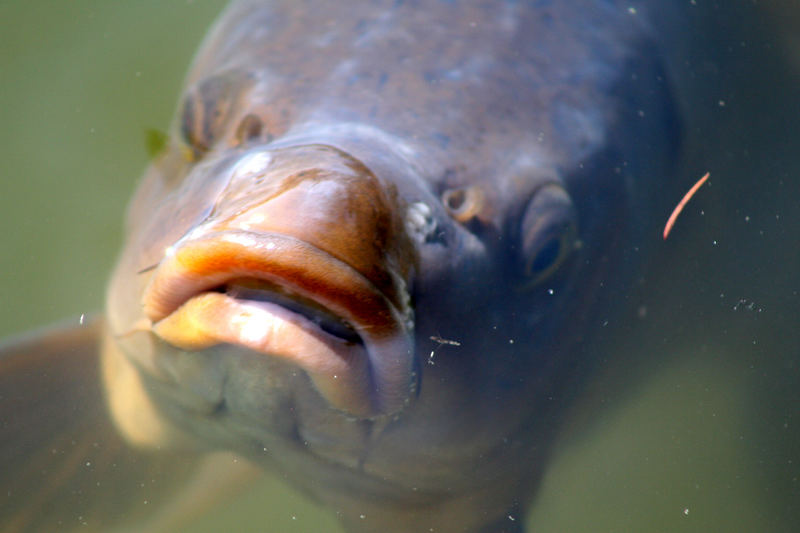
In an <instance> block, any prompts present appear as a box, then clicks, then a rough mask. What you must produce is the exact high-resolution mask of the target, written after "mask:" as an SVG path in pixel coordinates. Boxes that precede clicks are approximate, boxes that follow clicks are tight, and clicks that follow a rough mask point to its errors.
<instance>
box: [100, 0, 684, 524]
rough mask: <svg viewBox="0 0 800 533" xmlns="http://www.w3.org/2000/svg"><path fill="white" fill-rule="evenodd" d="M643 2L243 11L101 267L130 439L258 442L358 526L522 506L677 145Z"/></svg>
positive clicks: (195, 73) (201, 444)
mask: <svg viewBox="0 0 800 533" xmlns="http://www.w3.org/2000/svg"><path fill="white" fill-rule="evenodd" d="M627 7H628V4H627V3H626V4H619V5H617V4H615V3H614V2H599V1H588V0H586V1H580V0H574V1H569V2H554V3H549V2H515V1H497V2H478V1H469V2H443V1H426V2H366V1H365V2H354V3H353V5H352V6H348V8H347V9H343V8H342V7H341V6H339V5H338V4H337V3H333V2H310V1H306V2H304V1H297V0H292V1H286V2H272V3H266V2H264V3H260V2H244V3H240V4H235V5H233V6H231V7H230V8H229V9H228V11H227V12H226V13H225V14H224V15H223V17H222V18H221V19H220V21H219V22H218V23H217V25H216V26H215V28H214V29H213V31H212V33H211V34H210V35H209V37H208V38H207V40H206V43H205V44H204V46H203V48H202V49H201V51H200V53H199V55H198V57H197V59H196V62H195V65H194V67H193V69H192V70H191V72H190V74H189V78H188V81H187V87H188V88H187V90H186V92H185V93H184V96H183V99H182V103H181V105H180V107H179V113H178V117H177V119H176V121H175V125H174V128H173V135H172V137H171V143H170V145H169V147H168V148H167V150H166V152H165V153H163V154H162V155H161V156H160V157H159V158H158V159H157V160H156V161H155V162H154V163H153V165H152V167H151V168H150V169H149V171H148V172H147V174H146V176H145V178H144V181H143V183H142V185H141V186H140V188H139V190H138V192H137V194H136V196H135V198H134V200H133V203H132V205H131V208H130V212H129V219H128V225H127V227H128V236H127V243H126V246H125V248H124V250H123V253H122V257H121V259H120V261H119V264H118V266H117V268H116V270H115V273H114V275H113V279H112V282H111V286H110V290H109V295H108V309H107V314H108V324H109V326H108V332H107V334H106V343H105V351H104V355H103V379H104V384H105V386H106V390H107V395H108V398H109V404H110V407H111V411H112V415H113V417H114V420H115V423H116V425H117V427H118V428H119V429H120V431H121V432H122V434H123V435H124V436H125V437H126V438H127V439H128V440H129V441H130V442H131V443H133V444H135V445H138V446H143V447H158V448H166V449H169V448H173V449H184V448H192V449H200V450H215V449H223V450H231V451H234V452H237V453H239V454H242V455H244V456H246V457H248V458H249V459H251V460H253V461H255V462H257V463H260V464H263V465H264V466H265V467H267V468H268V469H272V470H277V471H279V472H281V473H282V474H283V475H284V476H285V477H286V478H287V479H289V480H290V481H291V482H293V483H295V484H296V485H297V486H299V487H300V488H302V489H303V490H305V491H306V492H308V493H310V494H311V495H313V496H314V497H315V498H317V499H319V500H321V501H323V502H324V503H325V504H327V505H328V506H330V507H331V508H332V509H334V510H335V511H336V512H337V514H338V515H339V516H340V517H341V519H342V521H343V522H344V524H345V526H346V527H348V528H350V529H352V530H353V531H427V530H429V529H430V530H435V531H514V530H516V529H517V528H519V527H521V524H522V517H523V515H524V506H525V504H526V503H527V502H528V501H529V500H530V498H531V496H532V495H533V493H534V491H535V488H536V484H537V481H538V478H539V475H540V473H541V470H542V468H543V465H544V463H545V461H546V459H547V455H548V453H549V444H550V442H551V440H552V437H553V435H554V431H555V429H556V426H557V424H556V420H557V416H558V414H559V412H560V410H561V409H563V407H564V405H565V404H566V401H567V398H568V396H569V391H570V390H571V387H572V386H573V385H574V384H575V383H578V382H580V380H581V379H582V378H584V377H585V376H586V374H587V373H588V371H589V370H590V368H591V353H592V352H591V350H590V349H589V347H590V346H591V339H592V332H593V329H594V328H596V327H598V326H599V324H600V322H601V321H602V320H603V319H604V318H605V317H606V316H607V313H608V309H609V308H610V307H611V306H612V305H613V304H614V302H615V301H618V300H619V299H620V297H624V294H625V288H626V287H627V286H628V284H630V282H631V279H632V277H631V276H632V273H633V272H634V271H635V266H636V264H637V263H638V261H639V258H640V256H641V255H642V254H643V251H642V250H641V249H640V248H639V246H640V244H641V238H642V235H643V234H645V233H646V232H647V231H648V227H647V225H646V224H645V223H644V220H645V217H644V214H645V213H647V211H648V209H649V208H650V207H652V206H653V204H654V202H655V200H654V198H656V197H657V196H658V193H659V190H660V188H661V187H662V184H663V183H664V182H665V181H666V179H667V177H668V174H669V168H670V161H671V158H672V157H673V155H674V151H675V148H676V131H675V129H676V128H675V123H674V117H673V109H672V107H671V104H670V97H669V87H668V84H667V80H666V77H665V75H664V73H663V72H662V70H661V68H660V65H659V61H658V54H657V53H656V51H655V49H654V48H653V47H652V46H651V44H650V43H649V41H648V29H647V26H646V23H645V20H644V19H645V17H644V13H642V12H637V13H632V12H630V11H628V9H627ZM601 313H605V314H602V316H601ZM448 341H449V342H448ZM362 515H363V516H364V518H362ZM431 528H432V529H431Z"/></svg>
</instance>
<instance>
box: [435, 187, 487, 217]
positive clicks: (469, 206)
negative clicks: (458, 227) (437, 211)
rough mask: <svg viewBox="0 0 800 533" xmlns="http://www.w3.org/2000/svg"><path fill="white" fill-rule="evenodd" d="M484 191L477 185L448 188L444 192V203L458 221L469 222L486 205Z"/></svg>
mask: <svg viewBox="0 0 800 533" xmlns="http://www.w3.org/2000/svg"><path fill="white" fill-rule="evenodd" d="M484 200H485V198H484V195H483V191H481V189H480V188H479V187H477V186H471V187H461V188H457V189H448V190H446V191H445V192H444V193H442V203H443V204H444V206H445V208H446V209H447V211H448V212H449V213H450V215H451V216H452V217H453V218H455V219H456V220H457V221H459V222H461V223H462V224H463V223H466V222H469V221H470V220H472V219H473V218H475V217H477V216H478V214H479V213H480V212H481V210H482V209H483V207H484V203H485V202H484Z"/></svg>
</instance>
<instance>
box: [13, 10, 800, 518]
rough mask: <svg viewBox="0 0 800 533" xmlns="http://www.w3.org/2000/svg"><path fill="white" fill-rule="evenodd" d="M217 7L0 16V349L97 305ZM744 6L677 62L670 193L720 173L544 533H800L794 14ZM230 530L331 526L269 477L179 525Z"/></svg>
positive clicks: (597, 410)
mask: <svg viewBox="0 0 800 533" xmlns="http://www.w3.org/2000/svg"><path fill="white" fill-rule="evenodd" d="M223 3H224V2H202V1H195V2H186V1H175V2H156V1H152V2H144V1H141V2H127V3H122V2H107V1H99V0H98V1H93V2H92V1H70V2H66V1H56V0H53V1H36V2H8V1H5V2H0V126H2V127H0V169H2V178H1V179H0V221H2V233H0V250H2V252H0V302H2V308H0V337H2V336H6V335H8V334H12V333H15V332H20V331H24V330H27V329H30V328H33V327H37V326H40V325H45V324H48V323H51V322H53V321H55V320H59V319H65V318H69V317H77V316H79V315H80V314H81V313H90V312H93V311H96V310H98V309H100V308H101V306H102V301H103V292H104V285H105V280H106V278H107V276H108V272H109V271H110V268H111V265H112V264H113V261H114V255H115V253H116V250H117V248H118V246H119V240H120V235H121V222H122V213H123V210H124V206H125V203H126V201H127V198H128V197H129V195H130V193H131V191H132V189H133V187H134V185H135V183H136V180H137V178H138V176H139V174H140V172H141V169H142V168H143V167H144V165H145V164H146V159H147V157H146V152H145V148H144V135H145V131H146V130H147V129H148V128H153V127H155V128H161V129H165V128H166V127H167V125H168V123H169V120H170V118H171V115H172V112H173V109H174V105H175V101H176V99H177V95H178V92H179V89H180V85H181V80H182V76H183V73H184V72H185V69H186V67H187V65H188V62H189V60H190V58H191V56H192V53H193V52H194V50H195V49H196V47H197V44H198V42H199V40H200V39H201V37H202V35H203V34H204V33H205V30H206V28H207V25H208V24H209V23H210V21H211V20H213V19H214V17H215V15H216V13H217V12H218V11H219V9H220V6H221V5H222V4H223ZM746 3H747V2H744V1H742V2H730V3H725V4H724V5H723V6H722V7H714V6H705V5H704V4H705V3H703V2H700V1H699V0H698V2H697V4H701V5H700V6H698V7H697V10H696V11H693V12H692V18H691V23H692V26H690V27H687V35H686V36H683V37H684V38H683V39H678V41H679V42H683V43H685V44H686V45H687V46H686V49H685V50H679V47H677V45H676V48H675V49H674V50H673V55H674V56H675V57H673V60H674V61H675V63H676V64H677V65H678V67H679V69H681V72H682V73H683V77H682V82H681V87H682V88H683V90H684V95H685V99H684V100H683V106H684V108H685V111H686V114H687V117H689V120H688V122H687V131H688V140H689V150H688V154H689V155H688V157H687V160H686V161H685V162H683V163H682V164H681V166H680V169H681V174H680V175H679V176H678V177H676V179H680V180H681V182H683V183H685V184H686V188H688V186H690V185H691V184H692V183H693V182H694V180H696V179H697V178H698V177H699V176H700V175H701V174H702V173H704V172H705V171H711V172H712V177H711V180H710V182H709V183H708V184H707V185H706V186H704V189H702V190H701V193H698V196H697V197H696V199H695V200H693V201H692V203H691V204H690V207H689V208H687V210H686V211H685V212H684V214H683V215H682V217H681V219H680V220H679V224H678V226H676V228H675V231H674V233H673V235H672V236H671V237H670V240H669V241H667V242H666V243H663V244H661V243H659V245H658V246H657V249H656V253H655V257H654V260H653V264H652V266H651V267H650V268H649V269H648V270H647V271H646V276H645V277H644V280H643V281H644V282H643V283H642V284H640V285H638V284H637V286H636V287H632V288H631V295H630V298H629V299H628V300H626V301H621V302H620V305H624V306H627V307H628V308H630V313H628V315H627V318H626V319H625V321H624V322H623V323H622V324H611V325H610V326H611V327H610V328H609V334H608V338H607V339H605V342H607V343H608V345H609V347H610V348H609V362H608V363H607V364H606V365H605V366H604V368H603V369H602V372H601V373H600V375H599V376H598V379H597V380H596V381H595V382H594V383H592V386H591V387H590V389H589V391H588V392H587V393H586V395H585V397H584V398H583V400H582V401H581V402H579V403H578V404H577V406H576V408H575V409H574V413H573V414H572V416H571V417H570V419H569V421H568V423H567V424H566V427H565V432H564V437H563V442H562V443H561V444H560V445H559V446H558V453H557V455H556V457H555V458H554V462H553V464H552V466H551V468H550V469H549V471H548V473H547V475H546V476H545V480H544V484H543V487H542V491H541V493H540V495H539V498H538V499H537V504H536V506H535V508H534V512H533V515H532V518H531V529H532V530H535V531H537V532H538V533H543V532H557V531H574V532H577V531H608V532H610V531H619V532H629V531H680V532H690V531H691V532H694V531H697V532H701V531H703V532H705V531H726V532H727V531H766V532H784V531H786V532H789V531H794V530H795V527H796V526H795V525H796V524H797V523H800V437H799V436H800V431H798V427H797V426H798V422H799V420H798V419H800V392H798V391H800V375H799V374H800V370H799V368H800V334H798V332H797V331H796V330H797V326H798V322H800V321H799V320H798V318H799V317H800V311H799V310H800V305H798V304H799V303H800V301H799V298H800V297H799V296H798V291H800V283H799V282H800V276H798V272H799V271H800V247H799V246H798V235H800V231H798V230H799V229H800V212H798V211H800V210H798V198H800V194H798V193H800V190H799V189H800V185H799V184H800V180H798V178H797V176H798V171H800V157H798V155H797V154H798V153H800V134H799V133H798V130H797V126H796V124H798V121H797V119H798V118H800V109H798V103H797V94H800V93H798V92H797V90H798V88H799V87H798V84H797V82H796V79H797V76H798V73H800V68H798V66H800V60H798V59H797V58H798V57H800V55H792V50H791V49H788V48H786V46H787V43H788V44H792V43H791V35H790V36H789V37H788V41H787V40H783V37H782V35H784V34H782V33H780V28H784V31H786V28H789V30H788V31H791V30H792V28H796V26H795V25H792V24H789V23H787V22H786V21H787V20H789V21H791V20H795V21H797V19H796V18H795V19H791V18H787V15H786V14H784V13H780V18H779V19H778V20H779V21H780V22H781V24H778V25H777V26H776V27H775V28H777V30H776V29H775V28H774V27H773V26H772V25H771V24H772V22H773V21H772V19H769V18H767V17H766V16H764V17H763V18H762V17H760V16H759V17H753V12H751V11H747V10H744V9H742V8H741V5H744V4H746ZM780 6H781V3H774V4H772V7H773V8H775V9H777V8H778V7H780ZM787 6H788V3H787ZM792 69H796V70H792ZM792 72H794V74H792ZM676 201H677V198H676ZM667 214H668V213H653V216H654V217H656V218H658V219H662V218H663V219H665V218H666V215H667ZM656 238H658V237H657V236H656ZM751 304H752V305H751ZM600 318H602V317H598V319H600ZM615 326H616V327H615ZM265 515H266V516H267V518H266V519H265V518H264V516H265ZM223 524H225V525H227V526H228V528H229V529H230V530H236V531H254V532H255V531H332V528H333V527H334V526H333V525H332V524H333V521H332V519H331V517H330V515H328V514H327V513H325V512H321V511H319V510H318V509H316V508H315V507H313V506H312V505H310V504H308V503H307V502H306V501H305V500H303V499H302V498H300V497H299V496H297V495H295V494H293V493H292V492H290V491H287V490H286V489H285V488H284V487H282V486H281V485H279V484H278V483H276V482H275V481H273V480H267V481H265V482H264V483H263V486H262V487H260V489H259V490H257V491H249V492H247V493H245V494H243V495H240V496H237V497H236V498H235V501H234V502H233V504H231V505H229V506H227V507H226V508H225V509H223V510H221V511H215V512H214V513H212V515H211V516H210V517H203V518H202V519H200V520H198V522H197V523H195V524H193V525H191V526H190V527H188V529H187V531H217V530H220V529H221V528H222V527H223ZM231 524H233V525H231Z"/></svg>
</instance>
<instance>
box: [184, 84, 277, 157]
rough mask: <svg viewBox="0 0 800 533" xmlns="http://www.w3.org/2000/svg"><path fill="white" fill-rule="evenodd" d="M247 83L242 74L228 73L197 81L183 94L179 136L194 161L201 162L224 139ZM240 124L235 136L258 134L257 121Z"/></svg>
mask: <svg viewBox="0 0 800 533" xmlns="http://www.w3.org/2000/svg"><path fill="white" fill-rule="evenodd" d="M249 82H250V79H249V77H248V76H247V74H246V73H244V72H240V71H231V72H226V73H222V74H218V75H215V76H212V77H210V78H206V79H204V80H201V81H199V82H198V83H196V84H195V85H193V86H192V87H191V88H189V90H188V91H187V92H186V96H185V97H184V100H183V108H182V111H181V135H182V136H183V140H184V142H186V144H187V145H188V146H189V148H190V149H191V151H192V155H193V159H194V160H198V159H200V158H202V157H203V155H204V154H205V153H206V152H208V151H209V150H211V148H212V147H213V146H214V145H215V144H216V143H217V141H219V140H220V139H221V138H222V137H223V136H224V134H225V131H226V128H227V127H228V124H229V122H230V121H231V118H232V116H233V115H234V111H235V109H234V108H235V105H236V102H237V99H238V97H239V96H240V95H241V93H242V91H243V89H244V88H245V87H246V86H247V85H248V84H249ZM248 116H249V115H248ZM254 118H255V117H254ZM242 122H243V124H240V125H239V131H237V134H241V135H244V136H247V135H252V134H253V133H254V132H256V133H255V135H259V134H260V133H261V131H260V121H258V120H257V119H256V120H255V121H254V120H253V119H247V117H245V120H243V121H242ZM256 130H257V131H256Z"/></svg>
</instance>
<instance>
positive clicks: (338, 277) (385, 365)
mask: <svg viewBox="0 0 800 533" xmlns="http://www.w3.org/2000/svg"><path fill="white" fill-rule="evenodd" d="M239 280H253V282H254V283H256V284H263V286H266V287H274V288H275V290H277V291H279V292H280V293H281V294H282V297H283V298H284V299H286V298H289V299H292V300H297V301H299V302H307V303H308V304H310V305H311V306H312V307H316V308H319V309H320V310H322V311H323V312H324V313H325V314H327V315H329V316H332V317H336V318H338V319H339V320H341V321H342V322H343V325H344V327H351V328H352V330H353V331H355V333H356V334H357V336H358V338H360V340H361V342H353V341H352V340H350V341H348V340H347V339H342V338H339V337H337V336H335V335H332V334H330V333H327V332H325V331H323V329H321V328H320V327H319V326H318V325H317V324H315V323H314V322H313V321H312V320H310V319H308V318H307V317H305V316H303V315H302V314H298V313H296V312H293V311H292V310H291V309H287V308H286V307H284V306H281V305H279V304H276V303H274V302H262V301H258V302H254V301H248V300H241V299H238V298H237V297H236V296H235V295H230V294H224V293H221V292H219V291H218V290H215V289H219V288H220V287H224V286H225V285H226V284H228V283H238V282H239ZM142 303H143V306H144V312H145V314H146V315H147V317H148V318H149V319H150V320H151V321H152V322H153V331H154V332H155V334H156V335H158V336H160V337H161V338H163V339H164V340H165V341H167V342H169V343H171V344H173V345H175V346H177V347H178V348H181V349H186V350H198V349H204V348H208V347H210V346H213V345H216V344H221V343H230V344H237V345H240V346H244V347H247V348H250V349H253V350H255V351H258V352H262V353H265V354H268V355H273V356H277V357H281V358H284V359H286V360H289V361H291V362H293V363H294V364H297V365H298V366H299V367H301V368H303V369H304V370H305V371H306V372H307V373H308V374H309V376H310V377H311V379H312V381H313V382H314V384H315V386H316V387H317V389H318V390H319V391H320V393H321V394H322V395H323V396H324V397H325V398H326V399H327V400H328V402H329V403H330V404H331V405H332V406H334V407H336V408H338V409H341V410H343V411H345V412H348V413H350V414H352V415H354V416H359V417H363V416H377V415H381V414H388V413H392V412H396V411H398V410H399V409H401V408H402V407H403V405H404V404H405V403H406V402H407V400H408V398H409V396H410V395H411V392H412V386H413V383H414V375H413V368H414V364H413V344H412V341H411V332H410V317H408V316H403V314H402V313H401V312H400V311H399V310H397V309H396V308H395V307H394V306H393V305H392V304H391V302H390V301H389V300H388V299H387V298H386V297H385V296H384V295H383V294H382V293H381V292H380V291H379V290H377V289H376V288H375V286H374V285H373V284H372V283H371V282H370V281H369V280H367V279H366V278H365V277H364V276H363V275H362V274H360V273H359V272H358V271H356V270H355V269H353V268H352V267H350V266H349V265H347V264H346V263H344V262H343V261H341V260H338V259H336V258H334V257H333V256H331V255H330V254H328V253H326V252H324V251H322V250H320V249H319V248H316V247H314V246H312V245H310V244H308V243H307V242H304V241H301V240H298V239H296V238H293V237H291V236H287V235H283V234H277V233H261V232H250V231H239V230H236V231H221V232H216V233H209V234H206V235H204V236H202V237H199V238H197V239H193V240H190V241H187V242H183V243H179V244H178V245H177V246H176V247H175V248H174V249H173V250H171V251H170V252H169V253H167V255H166V257H165V259H164V260H163V261H162V263H161V264H160V265H159V266H158V268H157V269H156V271H155V272H154V277H153V278H152V280H151V281H150V283H149V285H148V287H147V289H146V290H145V292H144V296H143V300H142Z"/></svg>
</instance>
